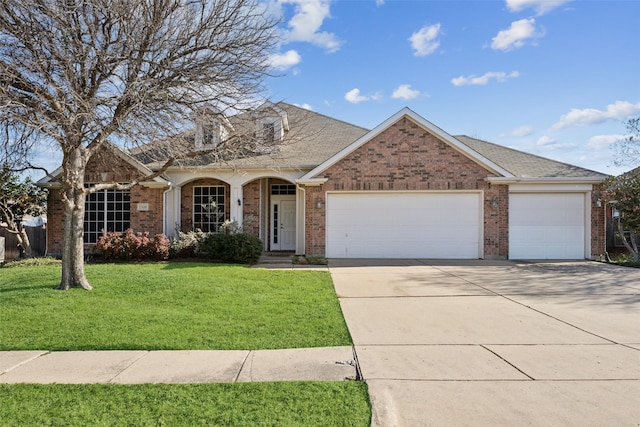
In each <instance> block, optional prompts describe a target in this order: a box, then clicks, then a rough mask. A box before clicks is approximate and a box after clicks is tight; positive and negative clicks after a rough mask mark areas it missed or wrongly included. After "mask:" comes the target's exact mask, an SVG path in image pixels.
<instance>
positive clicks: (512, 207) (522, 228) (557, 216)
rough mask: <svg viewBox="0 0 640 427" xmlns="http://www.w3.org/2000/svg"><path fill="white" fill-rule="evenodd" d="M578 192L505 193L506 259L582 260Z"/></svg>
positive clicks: (581, 198)
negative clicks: (507, 247)
mask: <svg viewBox="0 0 640 427" xmlns="http://www.w3.org/2000/svg"><path fill="white" fill-rule="evenodd" d="M584 200H585V196H584V194H582V193H558V194H525V193H522V194H518V193H512V194H510V195H509V258H511V259H584V257H585V201H584Z"/></svg>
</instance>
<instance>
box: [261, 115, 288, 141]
mask: <svg viewBox="0 0 640 427" xmlns="http://www.w3.org/2000/svg"><path fill="white" fill-rule="evenodd" d="M257 125H258V129H257V132H256V133H257V137H258V140H259V141H260V142H262V143H264V144H273V143H275V142H279V141H282V138H283V137H284V129H283V127H282V121H281V120H280V117H266V118H262V119H259V120H258V123H257Z"/></svg>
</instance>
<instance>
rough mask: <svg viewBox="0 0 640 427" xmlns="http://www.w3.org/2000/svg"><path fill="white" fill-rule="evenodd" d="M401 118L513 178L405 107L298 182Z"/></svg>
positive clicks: (348, 152) (471, 157) (504, 175)
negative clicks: (405, 118)
mask: <svg viewBox="0 0 640 427" xmlns="http://www.w3.org/2000/svg"><path fill="white" fill-rule="evenodd" d="M403 117H407V118H408V119H409V120H411V121H413V122H415V123H416V124H417V125H419V126H421V127H422V128H424V129H426V130H427V131H428V132H430V133H431V134H433V135H434V136H436V137H437V138H438V139H440V140H441V141H443V142H445V143H446V144H448V145H449V146H451V147H452V148H454V149H455V150H456V151H458V152H460V153H461V154H463V155H464V156H466V157H468V158H469V159H471V160H472V161H474V162H475V163H477V164H479V165H480V166H482V167H484V168H485V169H488V170H489V171H492V172H494V173H496V174H497V175H500V176H503V177H512V176H513V175H512V174H511V173H510V172H509V171H507V170H505V169H503V168H502V167H500V166H499V165H497V164H496V163H494V162H492V161H491V160H489V159H488V158H486V157H484V156H482V155H481V154H480V153H478V152H477V151H474V150H472V149H470V148H469V147H467V146H466V145H464V144H462V143H461V142H460V141H458V140H457V139H456V138H454V137H453V136H451V135H449V134H448V133H446V132H445V131H443V130H442V129H440V128H439V127H437V126H435V125H434V124H433V123H431V122H429V121H428V120H426V119H425V118H423V117H422V116H420V115H419V114H417V113H415V112H414V111H413V110H411V109H410V108H408V107H405V108H403V109H402V110H400V111H398V112H397V113H396V114H394V115H393V116H391V117H389V118H388V119H387V120H385V121H384V122H382V123H381V124H380V125H378V126H376V127H375V128H374V129H372V130H371V131H369V132H368V133H366V134H365V135H363V136H362V137H360V138H358V139H357V140H356V141H354V142H353V143H351V144H350V145H348V146H347V147H345V148H344V149H343V150H341V151H339V152H338V153H336V154H335V155H333V156H332V157H330V158H329V159H327V160H326V161H324V162H323V163H322V164H320V165H318V166H317V167H316V168H314V169H313V170H311V171H310V172H308V173H307V174H305V175H304V176H303V177H302V178H301V179H300V180H301V181H308V180H313V179H316V178H317V176H318V175H319V174H321V173H322V172H324V171H326V170H327V169H328V168H330V167H331V166H333V165H335V164H336V163H338V162H339V161H340V160H342V159H344V158H345V157H346V156H348V155H349V154H351V153H353V152H354V151H356V150H357V149H358V148H360V147H362V146H363V145H365V144H366V143H367V142H369V141H371V140H372V139H373V138H375V137H376V136H378V135H380V134H381V133H382V132H384V131H385V130H387V129H389V128H390V127H391V126H393V125H394V124H395V123H397V122H398V121H399V120H401V119H402V118H403Z"/></svg>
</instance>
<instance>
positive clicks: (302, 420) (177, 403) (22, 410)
mask: <svg viewBox="0 0 640 427" xmlns="http://www.w3.org/2000/svg"><path fill="white" fill-rule="evenodd" d="M0 396H1V397H0V403H1V405H0V425H3V426H35V425H37V426H350V427H351V426H354V427H357V426H362V427H366V426H369V424H370V420H371V411H370V408H369V399H368V396H367V387H366V384H364V383H360V382H353V381H343V382H279V383H238V384H179V385H167V384H145V385H104V384H89V385H60V384H57V385H37V384H17V385H10V386H9V385H2V384H0Z"/></svg>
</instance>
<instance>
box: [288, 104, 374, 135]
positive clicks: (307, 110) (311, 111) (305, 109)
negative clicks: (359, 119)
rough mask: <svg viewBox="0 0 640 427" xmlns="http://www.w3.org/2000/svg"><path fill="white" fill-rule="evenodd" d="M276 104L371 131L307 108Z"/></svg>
mask: <svg viewBox="0 0 640 427" xmlns="http://www.w3.org/2000/svg"><path fill="white" fill-rule="evenodd" d="M278 104H283V105H286V107H287V108H289V107H293V108H296V109H298V110H302V111H304V112H309V113H313V114H316V115H318V116H322V117H325V118H327V119H330V120H334V121H336V122H340V123H344V124H346V125H349V126H353V127H356V128H359V129H362V130H365V131H370V130H371V129H369V128H366V127H363V126H360V125H356V124H353V123H350V122H347V121H345V120H341V119H336V118H335V117H333V116H329V115H328V114H324V113H319V112H317V111H314V110H309V109H308V108H304V107H299V106H297V105H294V104H289V103H288V102H284V101H278V102H276V105H278Z"/></svg>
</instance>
